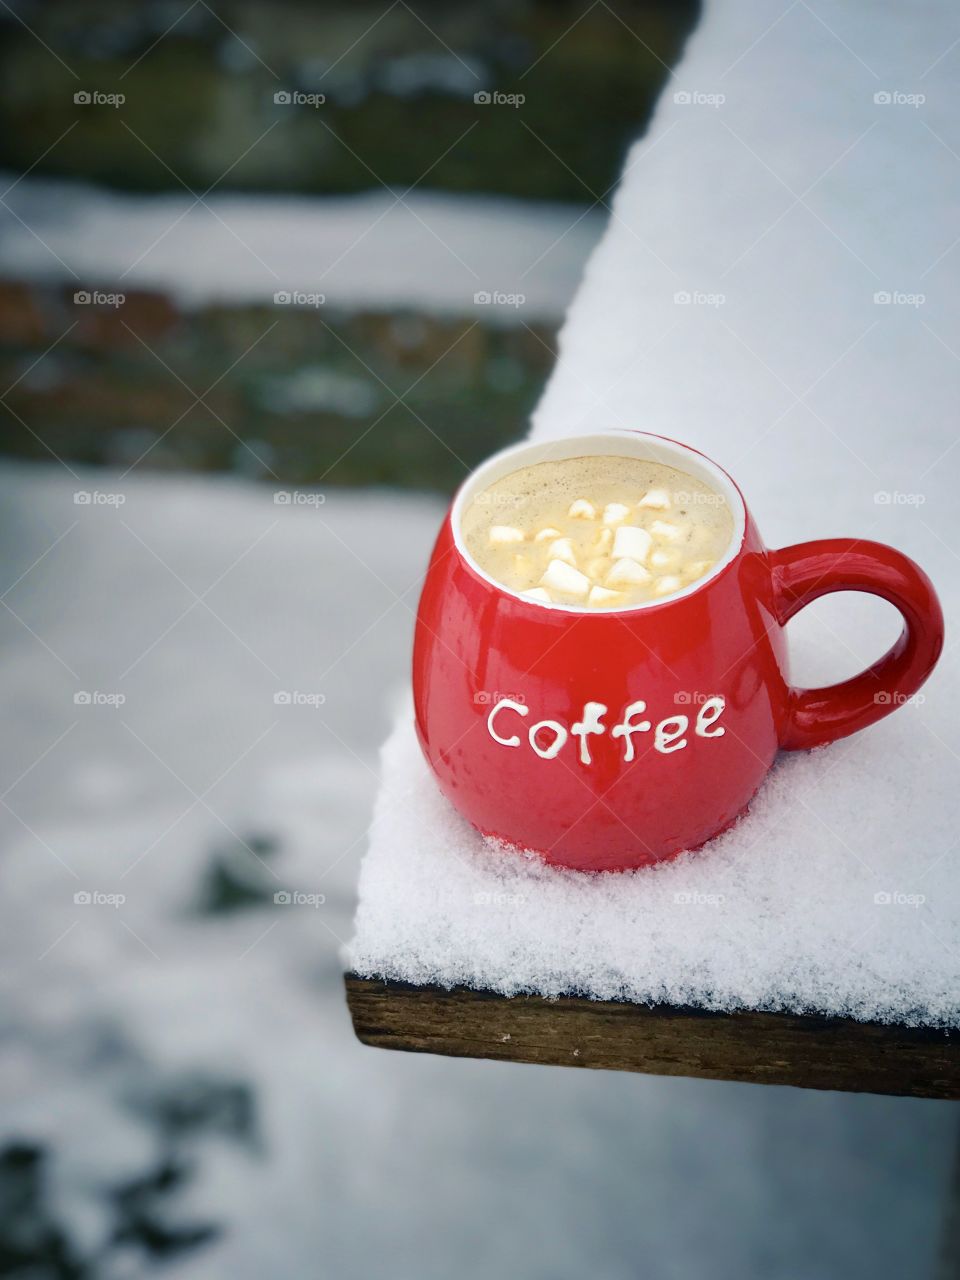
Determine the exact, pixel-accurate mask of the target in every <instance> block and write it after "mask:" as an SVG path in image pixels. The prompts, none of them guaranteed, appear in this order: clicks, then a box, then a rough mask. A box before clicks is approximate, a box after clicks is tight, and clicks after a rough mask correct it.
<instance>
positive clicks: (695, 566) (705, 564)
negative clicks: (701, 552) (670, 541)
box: [683, 560, 717, 582]
mask: <svg viewBox="0 0 960 1280" xmlns="http://www.w3.org/2000/svg"><path fill="white" fill-rule="evenodd" d="M716 563H717V562H716V560H691V561H690V563H689V564H688V565H684V568H683V576H684V577H685V578H686V579H688V581H691V582H692V581H694V580H695V579H696V578H702V577H703V575H704V574H705V573H707V572H709V570H710V569H712V568H713V566H714V565H715V564H716Z"/></svg>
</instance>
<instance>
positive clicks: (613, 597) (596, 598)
mask: <svg viewBox="0 0 960 1280" xmlns="http://www.w3.org/2000/svg"><path fill="white" fill-rule="evenodd" d="M622 599H623V592H622V591H608V590H607V588H606V587H591V588H590V595H589V596H588V597H587V604H589V605H593V607H594V608H596V607H597V606H598V605H610V604H619V603H620V601H621V600H622Z"/></svg>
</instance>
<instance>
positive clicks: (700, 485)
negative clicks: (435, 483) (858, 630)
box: [463, 455, 733, 609]
mask: <svg viewBox="0 0 960 1280" xmlns="http://www.w3.org/2000/svg"><path fill="white" fill-rule="evenodd" d="M732 535H733V519H732V517H731V515H730V510H729V508H728V505H727V502H726V500H725V499H724V497H723V495H722V494H720V493H717V492H715V491H714V490H713V489H711V488H709V486H708V485H706V484H704V482H703V481H702V480H698V479H696V478H695V477H694V476H691V475H688V474H687V473H686V472H684V471H680V470H678V469H677V468H676V467H672V466H668V465H666V464H664V463H660V462H655V461H648V460H645V459H643V458H636V457H617V456H615V455H607V456H600V457H581V458H563V459H560V460H558V461H546V462H538V463H536V464H535V465H534V466H529V467H523V468H521V469H520V470H518V471H514V472H512V473H511V474H510V475H506V476H503V477H501V478H500V479H499V480H497V481H495V482H494V483H493V484H491V485H490V486H489V487H488V488H486V489H484V490H483V491H482V492H480V493H478V494H477V495H476V497H475V498H474V499H473V501H472V503H471V504H470V506H469V507H468V508H467V510H466V511H465V512H464V517H463V536H464V541H465V542H466V545H467V549H468V550H469V551H470V554H471V555H472V556H473V558H474V559H475V560H476V562H477V564H478V565H479V566H480V567H481V568H482V569H483V570H484V572H485V573H487V574H489V575H490V577H491V578H493V579H494V581H496V582H499V583H500V584H501V585H503V586H505V587H507V588H509V589H510V590H512V591H517V592H520V593H521V594H523V595H524V596H526V597H527V598H528V599H530V600H539V601H541V602H542V603H550V604H562V605H569V606H574V607H577V608H581V609H622V608H630V607H632V606H634V605H638V604H643V603H645V602H647V601H657V600H660V599H661V598H663V597H667V596H671V595H673V594H674V593H675V592H677V591H681V590H682V589H683V588H684V587H687V586H690V584H691V583H694V582H696V581H697V580H698V579H700V578H702V577H703V576H704V575H705V574H707V573H709V572H710V570H711V569H712V568H713V566H714V565H715V564H716V562H717V560H719V559H720V558H721V557H722V556H723V554H724V553H725V552H726V550H727V548H728V547H729V545H730V539H731V537H732Z"/></svg>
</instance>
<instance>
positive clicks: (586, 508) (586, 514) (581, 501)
mask: <svg viewBox="0 0 960 1280" xmlns="http://www.w3.org/2000/svg"><path fill="white" fill-rule="evenodd" d="M567 515H568V516H569V517H570V518H571V520H596V518H597V509H596V507H595V506H594V505H593V503H592V502H588V501H587V500H586V498H577V499H576V501H575V502H571V503H570V510H569V511H568V512H567Z"/></svg>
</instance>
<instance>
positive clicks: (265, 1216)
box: [0, 465, 953, 1280]
mask: <svg viewBox="0 0 960 1280" xmlns="http://www.w3.org/2000/svg"><path fill="white" fill-rule="evenodd" d="M78 489H83V490H90V491H93V490H96V491H99V492H101V493H113V492H122V493H123V494H124V495H125V497H126V502H125V503H124V504H123V505H122V506H121V507H119V508H115V507H110V506H98V505H94V504H90V505H85V506H76V505H75V504H74V502H73V494H74V492H75V491H77V490H78ZM0 511H2V512H3V516H2V519H3V526H4V528H3V532H4V535H5V545H6V546H8V547H10V548H12V551H11V554H10V556H9V557H8V558H9V560H10V565H9V568H8V570H7V577H8V582H7V583H6V584H5V588H4V589H5V590H6V591H7V594H6V595H5V596H4V601H5V604H6V606H7V609H5V610H3V611H2V614H0V627H2V633H3V643H4V662H3V665H2V667H0V681H2V684H3V690H4V695H5V698H4V701H5V707H6V728H7V732H6V733H5V735H4V738H3V742H2V747H0V750H2V768H3V778H4V783H3V789H4V790H5V791H6V795H5V799H4V803H5V805H8V806H9V809H6V808H5V809H3V810H0V815H2V819H3V839H4V845H5V854H4V862H3V867H4V887H5V895H6V902H7V907H8V909H7V913H6V923H5V928H4V937H3V941H2V949H3V955H4V961H3V979H4V997H3V1002H2V1004H3V1013H2V1026H0V1080H2V1125H0V1132H2V1135H3V1138H4V1139H5V1141H7V1142H9V1141H13V1140H18V1141H19V1142H21V1143H33V1144H36V1145H38V1146H43V1147H47V1148H48V1150H49V1159H48V1174H49V1182H50V1186H49V1194H48V1195H47V1196H46V1197H45V1198H44V1200H43V1202H42V1203H43V1205H44V1206H45V1211H46V1212H47V1214H48V1215H49V1218H48V1221H47V1226H48V1227H49V1225H50V1221H52V1222H53V1223H56V1224H59V1226H60V1227H61V1228H62V1229H63V1230H65V1231H66V1232H67V1233H68V1236H69V1239H70V1241H71V1247H72V1248H73V1249H75V1251H76V1252H77V1254H79V1255H80V1256H81V1257H83V1258H86V1259H89V1258H98V1259H99V1260H100V1261H99V1264H98V1267H97V1269H96V1276H97V1280H102V1278H106V1280H112V1278H113V1277H121V1276H122V1277H138V1276H141V1275H145V1274H152V1273H153V1267H152V1266H149V1265H148V1261H149V1260H145V1255H144V1254H143V1253H142V1252H141V1251H140V1250H139V1249H138V1248H134V1247H131V1248H127V1249H124V1248H121V1247H111V1246H109V1244H108V1243H107V1242H106V1237H107V1234H108V1232H109V1231H110V1229H111V1227H115V1226H116V1222H117V1201H116V1199H115V1198H111V1194H110V1193H111V1189H115V1188H116V1187H118V1186H126V1187H127V1188H128V1199H129V1188H130V1186H131V1185H134V1186H135V1185H138V1184H139V1185H140V1186H141V1193H140V1194H141V1201H142V1205H143V1206H145V1209H144V1211H145V1212H148V1213H149V1214H150V1215H152V1221H153V1222H154V1224H155V1225H156V1224H157V1223H159V1224H160V1225H162V1226H163V1227H164V1228H165V1229H166V1230H167V1231H168V1232H169V1233H170V1234H171V1236H173V1237H175V1235H176V1232H177V1231H180V1230H187V1229H188V1228H196V1227H201V1226H205V1225H211V1226H214V1227H216V1228H217V1229H218V1230H219V1232H220V1233H221V1234H220V1235H219V1236H218V1237H217V1238H215V1239H214V1240H212V1241H211V1242H210V1243H208V1244H206V1245H204V1246H198V1247H197V1248H196V1249H189V1248H184V1249H183V1250H182V1251H180V1252H176V1251H173V1252H171V1254H170V1255H169V1257H168V1259H167V1260H166V1262H165V1268H164V1270H163V1274H164V1275H167V1276H171V1277H177V1280H194V1278H196V1280H220V1277H230V1280H261V1278H262V1277H263V1276H264V1275H268V1274H269V1275H275V1276H281V1277H302V1276H308V1275H311V1276H312V1275H328V1276H331V1277H337V1280H373V1278H374V1277H380V1276H383V1277H387V1276H389V1277H391V1280H448V1277H450V1276H452V1275H457V1276H462V1277H465V1280H473V1278H474V1277H476V1278H477V1280H479V1278H480V1277H486V1276H490V1275H495V1274H504V1275H510V1276H516V1277H518V1278H522V1280H557V1278H561V1280H567V1278H568V1277H573V1276H578V1275H583V1274H591V1275H595V1276H597V1277H602V1280H635V1277H636V1276H637V1275H638V1274H639V1273H640V1272H642V1274H643V1276H644V1277H645V1280H686V1278H687V1277H689V1278H690V1280H701V1277H703V1276H704V1275H709V1276H710V1277H711V1280H744V1277H751V1276H758V1277H759V1276H763V1277H764V1280H775V1278H777V1277H783V1280H808V1278H809V1280H824V1278H825V1277H838V1278H839V1277H843V1280H857V1278H858V1277H863V1278H864V1280H866V1277H868V1276H869V1277H871V1280H876V1278H878V1277H883V1276H890V1277H894V1276H902V1275H916V1276H922V1275H925V1274H928V1273H929V1271H930V1268H931V1266H932V1258H933V1255H934V1252H935V1249H936V1242H937V1232H938V1228H939V1221H940V1215H941V1209H942V1197H943V1192H944V1188H945V1182H946V1178H947V1172H948V1166H949V1161H950V1155H951V1148H952V1145H953V1142H952V1139H953V1135H952V1123H951V1118H952V1111H950V1110H948V1108H947V1107H946V1104H938V1103H923V1102H911V1101H902V1100H899V1101H898V1100H892V1099H881V1098H870V1097H855V1096H845V1095H831V1094H814V1093H802V1092H799V1091H794V1090H780V1089H756V1088H750V1087H747V1086H737V1085H724V1084H719V1083H716V1084H711V1083H702V1082H695V1081H686V1080H667V1079H656V1078H640V1077H630V1076H620V1075H616V1074H608V1073H603V1072H575V1071H562V1070H553V1069H538V1070H534V1069H530V1068H524V1067H511V1066H503V1065H497V1064H489V1063H483V1062H469V1061H460V1060H457V1061H453V1060H450V1061H448V1060H445V1059H439V1058H430V1057H424V1056H409V1057H408V1056H405V1055H397V1054H386V1053H381V1052H377V1051H373V1050H369V1049H364V1048H361V1047H360V1046H359V1045H358V1044H357V1043H356V1042H355V1041H354V1039H353V1037H352V1033H351V1030H350V1027H349V1021H348V1018H347V1014H346V1010H345V1007H344V1002H343V996H342V987H341V979H340V968H341V965H340V960H339V957H338V948H339V946H340V940H341V938H345V937H347V930H348V929H349V921H350V915H351V911H352V901H353V889H354V883H355V879H356V874H357V866H358V861H359V855H360V853H361V851H362V848H363V844H364V840H363V833H364V830H365V827H366V824H367V822H368V821H369V815H370V808H371V803H372V799H373V795H374V792H375V790H376V787H377V780H376V777H375V773H376V770H377V762H376V755H375V751H376V747H377V744H378V743H379V742H380V741H381V740H382V738H383V736H384V734H385V732H386V730H387V727H388V725H389V723H390V720H391V718H392V708H393V706H394V705H395V699H396V697H397V695H398V693H399V692H400V691H401V690H402V687H403V685H404V683H405V680H406V673H407V663H408V658H409V654H408V645H409V638H410V629H411V621H412V618H411V614H410V612H409V608H408V606H411V607H412V606H413V605H414V604H415V600H416V589H417V581H418V575H419V573H420V572H421V570H422V567H423V564H424V561H425V558H426V555H427V552H428V549H429V545H430V542H431V540H432V537H433V535H434V531H435V526H436V522H437V520H438V519H439V516H440V508H439V505H438V504H437V503H436V502H435V501H433V500H428V499H417V498H395V497H391V496H386V495H378V494H366V495H357V494H352V495H351V494H330V495H328V498H327V501H326V503H325V504H324V505H323V506H322V507H320V508H319V509H306V508H301V509H294V508H291V507H277V506H275V505H274V504H273V502H272V500H271V495H270V493H269V492H265V491H264V490H263V489H258V488H253V487H246V486H243V485H241V484H237V483H234V482H228V481H222V480H212V481H211V480H184V479H182V478H175V479H153V478H150V479H146V478H145V479H136V478H130V477H128V478H127V479H126V480H125V481H123V483H122V485H121V484H120V483H119V482H118V481H117V480H116V479H115V478H113V477H111V475H110V474H109V473H105V472H102V471H97V472H94V471H89V472H79V473H78V476H77V478H76V479H75V478H74V477H72V476H70V475H68V474H67V473H66V471H63V470H61V469H59V468H55V467H35V468H31V467H29V466H12V465H6V466H4V467H3V468H2V470H0ZM385 529H389V531H390V532H389V536H388V537H384V536H383V531H384V530H385ZM61 535H62V536H61ZM57 539H59V541H57ZM345 543H346V544H349V545H350V546H352V547H354V548H355V549H357V550H358V552H359V553H360V554H361V555H362V556H363V557H364V558H366V559H368V560H370V559H371V557H373V556H374V554H375V555H376V563H377V565H378V568H379V571H380V576H381V577H382V578H383V580H384V583H389V584H390V589H388V588H387V587H386V586H385V585H383V584H382V583H378V582H377V581H376V579H375V578H373V577H372V576H371V575H370V574H368V573H366V572H365V571H363V570H362V569H361V567H360V566H359V564H358V563H357V562H356V561H355V560H354V559H353V558H352V556H351V555H350V554H349V553H348V552H347V551H346V550H345V547H344V544H345ZM54 544H55V545H54ZM40 557H42V559H40ZM35 562H36V563H35ZM31 566H34V567H32V568H31ZM20 575H25V576H23V577H22V579H21V580H20V581H19V583H17V584H16V585H13V586H12V587H10V589H9V590H7V587H8V586H9V584H11V583H14V582H15V580H16V579H17V578H18V577H19V576H20ZM394 592H396V593H397V594H399V595H400V597H401V599H400V601H399V602H398V601H397V599H396V596H395V595H394ZM194 593H196V595H195V594H194ZM198 595H199V596H200V597H202V600H203V602H202V603H199V604H198V603H197V601H196V596H198ZM10 610H12V611H14V612H10ZM14 613H15V614H16V615H19V619H20V620H18V618H17V617H15V616H14ZM81 690H82V691H85V692H88V693H91V694H96V693H101V694H116V693H123V694H124V696H125V698H126V701H125V702H124V703H123V704H122V705H120V706H113V705H96V704H95V702H91V703H90V704H87V705H82V704H81V705H78V704H76V703H75V702H74V695H75V693H76V692H78V691H81ZM278 691H283V692H289V693H291V694H294V693H299V694H323V695H324V696H325V699H326V700H325V702H323V704H322V705H319V706H313V705H309V704H305V703H303V702H300V704H299V705H298V704H297V702H296V701H295V700H291V702H290V703H289V704H286V705H284V704H279V705H278V704H275V703H274V700H273V699H274V694H275V693H276V692H278ZM18 779H19V780H18ZM8 788H9V789H8ZM197 797H200V800H199V801H198V800H197ZM14 814H15V815H16V816H14ZM241 840H243V841H246V843H247V845H249V846H250V850H247V849H245V848H244V846H243V844H241V843H240V841H241ZM271 841H272V842H273V843H274V844H275V846H276V847H275V850H274V852H272V853H270V852H268V847H267V846H268V844H269V843H270V842H271ZM216 851H219V857H220V859H221V861H222V862H223V863H224V864H225V865H229V866H231V867H232V869H233V873H234V875H235V877H236V878H239V879H242V880H246V881H252V882H253V883H254V884H261V885H265V886H266V892H265V894H263V895H261V897H260V899H259V900H258V901H257V902H256V903H255V904H254V905H252V906H250V907H248V908H246V909H240V910H236V911H234V912H233V913H223V912H221V913H218V914H209V913H205V912H201V910H200V907H201V905H202V903H203V901H204V899H205V898H207V897H208V896H209V889H208V888H207V887H205V886H207V884H208V876H209V872H210V867H211V863H212V861H213V858H214V855H215V853H216ZM255 855H256V856H255ZM258 857H259V858H261V859H262V861H263V863H265V864H266V866H263V865H261V862H258V860H257V858H258ZM284 890H285V891H294V890H297V891H299V892H301V893H304V894H319V893H322V894H324V895H325V896H326V901H325V903H324V905H323V906H321V907H317V908H314V907H311V906H309V905H302V906H295V905H293V904H291V905H275V904H274V902H273V900H272V895H273V893H274V892H277V891H284ZM78 892H88V893H91V894H93V893H100V894H117V893H122V894H124V895H126V901H125V902H124V903H123V904H122V905H120V906H109V905H105V904H100V905H98V904H97V903H93V902H92V903H90V904H77V903H75V901H74V895H75V894H76V893H78ZM191 1097H193V1098H194V1099H195V1103H194V1106H193V1112H192V1119H191V1112H190V1105H191V1104H190V1101H189V1099H190V1098H191ZM204 1098H206V1104H205V1105H202V1102H203V1099H204ZM177 1099H178V1100H179V1101H178V1102H176V1103H175V1100H177ZM196 1099H199V1101H196ZM177 1108H179V1111H178V1110H177ZM178 1116H179V1119H177V1117H178ZM162 1156H166V1158H167V1159H168V1160H169V1161H170V1162H171V1163H172V1164H173V1166H174V1167H176V1168H178V1169H180V1170H181V1172H182V1176H183V1184H182V1186H179V1187H175V1188H173V1189H172V1190H171V1191H168V1192H164V1191H162V1190H159V1189H156V1188H154V1189H151V1184H150V1178H151V1176H155V1175H156V1173H157V1170H158V1168H159V1167H160V1161H161V1157H162ZM161 1181H162V1180H161ZM144 1182H146V1184H147V1185H146V1188H145V1189H144V1188H143V1184H144ZM138 1203H141V1202H138ZM705 1206H709V1210H708V1211H707V1210H706V1209H705ZM18 1222H19V1224H20V1229H21V1232H22V1234H24V1235H29V1233H30V1231H31V1230H35V1229H37V1224H36V1221H35V1218H34V1217H33V1216H29V1217H28V1216H27V1215H24V1214H20V1215H19V1217H18ZM638 1268H639V1270H638Z"/></svg>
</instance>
